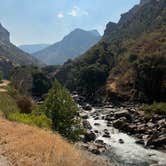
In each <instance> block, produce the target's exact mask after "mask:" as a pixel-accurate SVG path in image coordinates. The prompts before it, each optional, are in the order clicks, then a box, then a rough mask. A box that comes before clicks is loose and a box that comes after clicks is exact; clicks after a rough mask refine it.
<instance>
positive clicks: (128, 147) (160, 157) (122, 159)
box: [83, 108, 166, 166]
mask: <svg viewBox="0 0 166 166" xmlns="http://www.w3.org/2000/svg"><path fill="white" fill-rule="evenodd" d="M109 109H111V111H112V110H113V109H117V108H108V109H107V110H106V109H104V110H103V108H93V109H92V110H91V111H85V110H83V111H84V113H86V114H88V119H87V120H88V121H89V122H90V124H91V126H92V131H95V130H98V133H97V134H96V136H97V140H103V141H104V143H106V144H107V145H108V147H109V148H108V151H107V152H106V153H104V154H103V155H106V156H107V157H108V158H109V159H110V160H111V162H113V163H114V164H116V165H118V166H166V153H165V152H161V151H157V150H152V149H146V148H144V147H143V146H141V145H138V144H136V143H135V138H133V137H131V136H129V135H127V134H125V133H122V132H119V131H118V130H117V129H115V128H114V127H111V126H110V127H108V126H107V123H106V121H105V120H104V119H103V118H102V117H103V116H105V115H106V114H107V113H108V112H109ZM96 114H97V116H98V117H99V119H97V120H95V115H96ZM95 123H97V124H99V125H95ZM104 130H107V131H108V132H109V134H110V136H111V137H110V138H105V137H103V134H104ZM119 139H122V140H123V141H124V143H120V142H119Z"/></svg>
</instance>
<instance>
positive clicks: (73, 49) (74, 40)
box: [33, 29, 101, 65]
mask: <svg viewBox="0 0 166 166" xmlns="http://www.w3.org/2000/svg"><path fill="white" fill-rule="evenodd" d="M100 38H101V37H100V34H99V33H98V32H97V31H96V30H93V31H84V30H82V29H76V30H74V31H73V32H71V33H70V34H69V35H67V36H65V37H64V38H63V40H62V41H60V42H58V43H55V44H53V45H51V46H49V47H48V48H46V49H44V50H41V51H39V52H37V53H35V54H33V55H34V57H36V58H38V59H42V60H43V62H44V63H47V64H49V65H51V64H63V63H64V62H65V61H67V60H68V59H73V58H75V57H77V56H79V55H81V54H83V53H84V52H85V51H87V50H88V49H89V48H90V47H92V46H93V45H94V44H96V43H97V42H98V41H99V40H100Z"/></svg>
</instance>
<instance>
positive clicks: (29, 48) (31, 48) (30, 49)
mask: <svg viewBox="0 0 166 166" xmlns="http://www.w3.org/2000/svg"><path fill="white" fill-rule="evenodd" d="M48 46H49V44H26V45H20V46H19V48H20V49H21V50H23V51H25V52H27V53H29V54H32V53H35V52H38V51H40V50H42V49H45V48H46V47H48Z"/></svg>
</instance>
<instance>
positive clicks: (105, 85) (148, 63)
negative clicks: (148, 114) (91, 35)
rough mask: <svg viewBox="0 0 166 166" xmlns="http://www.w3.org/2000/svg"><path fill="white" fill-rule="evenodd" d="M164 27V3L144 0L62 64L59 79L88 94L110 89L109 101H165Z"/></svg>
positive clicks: (73, 88) (165, 12) (90, 95)
mask: <svg viewBox="0 0 166 166" xmlns="http://www.w3.org/2000/svg"><path fill="white" fill-rule="evenodd" d="M165 29H166V1H165V0H142V1H141V2H140V4H139V5H136V6H134V7H133V8H132V9H131V10H130V11H129V12H127V13H125V14H123V15H122V17H121V19H120V21H119V22H118V23H117V24H115V23H112V22H110V23H109V24H108V25H107V27H106V30H105V34H104V37H103V38H102V40H101V41H100V42H99V43H98V44H97V45H96V46H94V47H93V48H92V49H90V50H89V51H88V52H86V53H85V54H84V55H82V56H81V57H79V58H77V59H75V60H74V61H72V62H69V63H66V64H64V65H63V67H61V68H60V69H59V71H58V72H57V74H56V77H57V78H58V79H59V80H60V81H61V83H63V84H64V85H65V86H67V87H68V88H69V89H71V90H75V87H77V89H76V90H78V91H80V93H83V94H85V95H87V97H88V98H94V96H96V95H97V94H100V93H101V92H103V91H105V90H106V92H107V95H109V97H110V98H111V99H112V98H114V97H118V98H121V99H127V100H128V99H138V100H140V99H141V100H143V101H153V100H164V98H165V97H166V96H165V95H164V94H166V93H165V92H166V86H165V85H166V73H165V71H166V43H165V41H166V36H165V34H166V30H165ZM106 92H104V93H106ZM99 96H101V95H99Z"/></svg>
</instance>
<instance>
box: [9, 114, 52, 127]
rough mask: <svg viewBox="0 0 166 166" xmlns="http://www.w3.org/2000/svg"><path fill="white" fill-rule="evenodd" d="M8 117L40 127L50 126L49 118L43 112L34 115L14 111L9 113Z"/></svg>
mask: <svg viewBox="0 0 166 166" xmlns="http://www.w3.org/2000/svg"><path fill="white" fill-rule="evenodd" d="M8 119H9V120H12V121H17V122H21V123H25V124H29V125H35V126H38V127H41V128H48V129H49V128H51V120H50V119H49V118H47V116H46V115H44V114H41V115H35V114H21V113H19V112H16V113H11V114H9V116H8Z"/></svg>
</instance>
